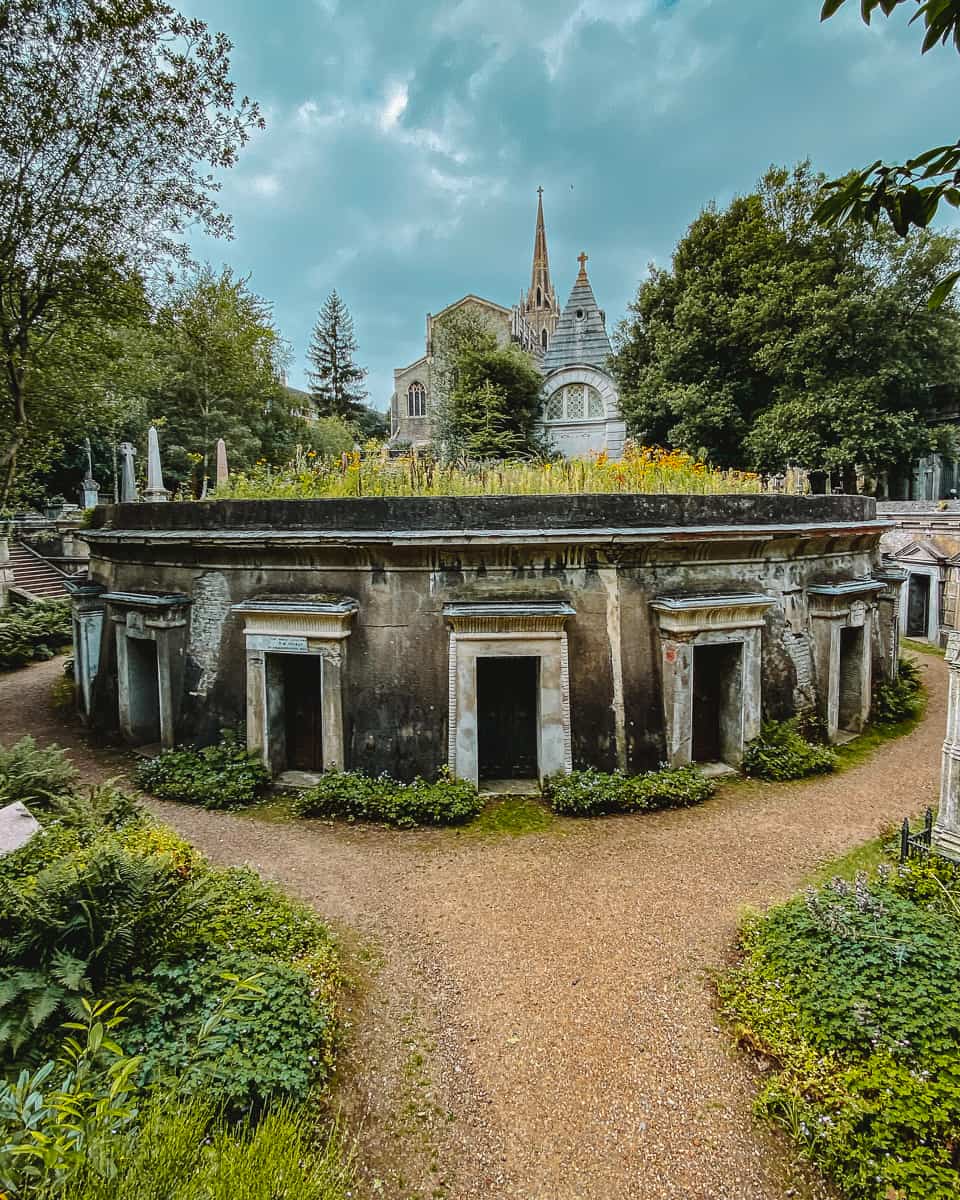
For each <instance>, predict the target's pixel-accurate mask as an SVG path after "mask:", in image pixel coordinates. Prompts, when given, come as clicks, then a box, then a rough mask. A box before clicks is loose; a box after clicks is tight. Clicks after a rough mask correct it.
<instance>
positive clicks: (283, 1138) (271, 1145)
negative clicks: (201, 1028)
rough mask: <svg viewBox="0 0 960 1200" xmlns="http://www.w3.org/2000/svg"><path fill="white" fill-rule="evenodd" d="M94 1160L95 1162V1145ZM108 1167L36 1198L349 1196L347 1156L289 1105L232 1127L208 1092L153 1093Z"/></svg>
mask: <svg viewBox="0 0 960 1200" xmlns="http://www.w3.org/2000/svg"><path fill="white" fill-rule="evenodd" d="M90 1151H91V1153H90V1154H89V1155H88V1162H92V1161H95V1159H96V1157H97V1156H96V1153H95V1151H96V1147H90ZM109 1157H110V1158H111V1159H112V1170H111V1171H110V1172H106V1173H105V1172H100V1171H94V1170H93V1169H88V1170H86V1171H83V1172H81V1173H79V1174H78V1175H76V1176H74V1177H72V1178H70V1179H69V1180H66V1181H65V1182H64V1183H63V1184H61V1185H60V1186H59V1187H58V1188H57V1189H56V1190H53V1191H51V1190H42V1189H38V1190H37V1192H36V1193H35V1195H36V1200H54V1198H56V1200H241V1198H242V1200H345V1197H347V1196H349V1195H350V1194H351V1190H350V1188H351V1179H350V1165H349V1162H348V1157H347V1155H346V1154H345V1153H344V1150H343V1148H342V1146H341V1145H340V1142H339V1140H338V1138H337V1136H336V1134H335V1133H333V1134H331V1133H329V1132H324V1133H319V1132H318V1131H317V1130H315V1129H314V1128H313V1127H312V1126H311V1124H310V1123H309V1120H308V1118H307V1117H306V1115H305V1114H304V1112H303V1111H302V1110H301V1111H297V1110H294V1109H291V1108H289V1107H285V1106H282V1105H281V1106H277V1107H276V1108H274V1109H272V1110H271V1111H269V1112H268V1113H267V1114H266V1115H265V1116H264V1118H263V1119H262V1120H261V1121H260V1122H259V1123H258V1124H257V1125H256V1126H250V1125H246V1124H244V1125H240V1126H230V1125H226V1124H224V1123H223V1122H222V1121H220V1120H219V1119H218V1116H217V1113H216V1110H215V1109H214V1108H213V1106H212V1105H211V1104H210V1102H209V1101H208V1100H205V1099H203V1098H202V1097H197V1096H194V1097H185V1096H184V1095H182V1094H181V1093H179V1092H177V1091H171V1092H167V1093H160V1092H155V1093H154V1095H153V1097H152V1098H151V1100H150V1101H149V1102H148V1103H147V1106H146V1108H145V1111H144V1112H143V1114H142V1120H141V1122H140V1125H139V1129H138V1131H137V1133H136V1134H135V1135H132V1136H130V1137H129V1138H128V1139H127V1143H126V1145H125V1146H124V1147H123V1148H122V1149H121V1150H120V1151H119V1152H118V1150H117V1147H116V1145H113V1146H111V1147H110V1155H109Z"/></svg>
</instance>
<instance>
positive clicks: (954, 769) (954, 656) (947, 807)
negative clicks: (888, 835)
mask: <svg viewBox="0 0 960 1200" xmlns="http://www.w3.org/2000/svg"><path fill="white" fill-rule="evenodd" d="M945 658H946V663H947V666H948V667H949V669H950V685H949V690H948V692H947V736H946V737H945V738H944V742H943V758H942V760H941V761H942V768H941V772H940V811H939V812H938V813H937V823H936V825H934V827H933V846H934V849H935V850H937V852H938V853H940V854H942V855H943V856H944V858H951V859H953V860H954V862H960V633H951V634H950V637H949V638H948V639H947V652H946V655H945Z"/></svg>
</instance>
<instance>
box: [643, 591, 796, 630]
mask: <svg viewBox="0 0 960 1200" xmlns="http://www.w3.org/2000/svg"><path fill="white" fill-rule="evenodd" d="M774 603H775V600H774V598H773V597H772V596H765V595H762V594H760V593H752V592H745V593H741V594H736V593H733V594H727V595H721V596H658V597H657V598H656V600H652V601H651V603H650V607H651V608H652V609H653V610H654V612H656V614H657V618H658V621H659V624H660V630H661V632H663V633H697V632H700V631H702V630H708V629H751V628H756V627H758V626H761V625H762V624H763V614H764V613H765V612H766V611H767V609H768V608H771V607H772V606H773V604H774Z"/></svg>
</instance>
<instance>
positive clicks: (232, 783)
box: [136, 729, 270, 808]
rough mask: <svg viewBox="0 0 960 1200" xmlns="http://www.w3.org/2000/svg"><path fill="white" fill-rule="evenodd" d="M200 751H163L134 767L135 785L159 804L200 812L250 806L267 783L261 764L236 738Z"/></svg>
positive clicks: (227, 733) (225, 737)
mask: <svg viewBox="0 0 960 1200" xmlns="http://www.w3.org/2000/svg"><path fill="white" fill-rule="evenodd" d="M222 736H223V740H222V741H220V742H217V743H216V745H213V746H206V747H205V748H204V749H203V750H188V749H186V748H182V749H179V750H165V751H164V752H163V753H162V754H158V755H157V756H156V758H151V759H145V760H144V761H143V762H142V763H141V764H140V765H139V766H138V767H137V773H136V777H137V783H138V784H139V785H140V787H142V788H144V789H145V790H146V791H148V792H151V793H152V794H153V795H154V796H159V797H160V798H161V799H162V800H180V801H182V802H183V803H185V804H200V805H202V806H203V807H204V808H242V807H243V806H244V805H247V804H252V803H253V802H254V801H255V800H256V799H257V797H258V796H259V795H260V794H261V793H262V792H263V790H264V789H265V788H266V786H267V784H268V783H269V782H270V774H269V772H268V771H267V769H266V767H265V766H264V765H263V763H262V761H261V760H260V759H259V758H257V757H255V756H254V755H252V754H249V753H248V752H247V749H246V747H245V746H244V745H243V744H242V743H241V742H240V740H239V739H238V738H237V736H236V734H235V733H233V732H232V731H231V730H229V729H224V730H223V731H222Z"/></svg>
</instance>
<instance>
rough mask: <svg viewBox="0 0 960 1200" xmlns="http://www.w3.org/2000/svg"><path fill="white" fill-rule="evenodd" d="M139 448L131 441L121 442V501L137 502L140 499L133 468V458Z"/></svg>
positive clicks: (126, 502) (127, 502)
mask: <svg viewBox="0 0 960 1200" xmlns="http://www.w3.org/2000/svg"><path fill="white" fill-rule="evenodd" d="M136 455H137V450H136V447H135V446H134V445H132V444H131V443H130V442H121V443H120V503H121V504H136V502H137V501H138V500H139V499H140V497H139V496H138V495H137V477H136V474H135V473H134V469H133V460H134V458H136Z"/></svg>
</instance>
